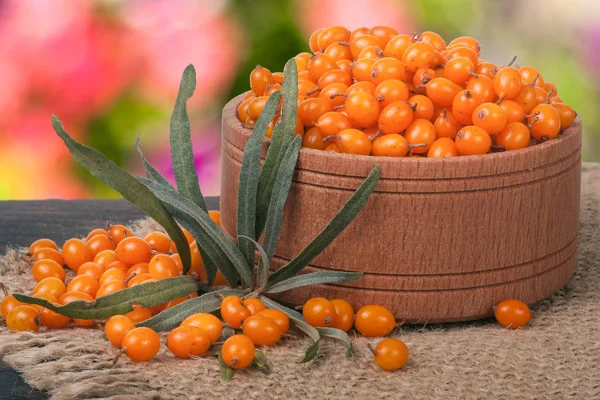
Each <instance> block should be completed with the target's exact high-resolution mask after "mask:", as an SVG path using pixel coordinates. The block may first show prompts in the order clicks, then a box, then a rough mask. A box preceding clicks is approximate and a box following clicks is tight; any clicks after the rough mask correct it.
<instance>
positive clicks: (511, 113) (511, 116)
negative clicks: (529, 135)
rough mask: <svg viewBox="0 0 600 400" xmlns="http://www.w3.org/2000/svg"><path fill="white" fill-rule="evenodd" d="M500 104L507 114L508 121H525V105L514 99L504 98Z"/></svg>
mask: <svg viewBox="0 0 600 400" xmlns="http://www.w3.org/2000/svg"><path fill="white" fill-rule="evenodd" d="M499 106H500V107H501V108H502V109H503V110H504V113H505V114H506V122H507V123H511V122H523V120H524V119H525V109H523V107H522V106H521V105H520V104H518V103H516V102H514V101H512V100H502V101H501V102H500V104H499Z"/></svg>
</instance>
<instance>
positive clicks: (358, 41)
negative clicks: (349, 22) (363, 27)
mask: <svg viewBox="0 0 600 400" xmlns="http://www.w3.org/2000/svg"><path fill="white" fill-rule="evenodd" d="M369 46H375V47H379V48H380V49H383V48H385V41H384V40H383V39H382V38H380V37H377V36H373V35H369V34H367V35H362V36H355V37H354V38H353V39H351V40H350V51H351V52H352V58H358V56H359V55H360V52H361V51H362V50H363V49H364V48H365V47H369Z"/></svg>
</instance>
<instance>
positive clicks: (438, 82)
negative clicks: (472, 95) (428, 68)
mask: <svg viewBox="0 0 600 400" xmlns="http://www.w3.org/2000/svg"><path fill="white" fill-rule="evenodd" d="M461 90H462V88H461V87H460V86H459V85H457V84H456V83H453V82H452V81H450V80H448V79H446V78H435V79H432V80H430V81H429V82H428V83H427V85H426V92H427V97H429V98H430V99H431V101H432V102H434V103H435V104H438V105H440V106H441V107H445V108H450V107H452V102H453V100H454V98H455V97H456V95H457V94H458V93H459V92H460V91H461Z"/></svg>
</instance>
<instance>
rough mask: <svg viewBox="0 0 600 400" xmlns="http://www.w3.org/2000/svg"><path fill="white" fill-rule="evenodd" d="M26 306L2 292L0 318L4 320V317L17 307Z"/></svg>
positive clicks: (6, 292)
mask: <svg viewBox="0 0 600 400" xmlns="http://www.w3.org/2000/svg"><path fill="white" fill-rule="evenodd" d="M23 305H26V303H21V302H20V301H19V300H17V299H16V298H15V296H13V295H12V294H10V295H9V294H8V291H5V292H4V299H2V303H0V317H2V318H4V319H6V316H7V315H8V313H9V312H11V311H12V310H13V309H15V308H16V307H18V306H23Z"/></svg>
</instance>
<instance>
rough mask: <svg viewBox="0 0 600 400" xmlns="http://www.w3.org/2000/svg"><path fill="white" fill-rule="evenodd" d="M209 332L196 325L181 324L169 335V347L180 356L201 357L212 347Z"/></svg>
mask: <svg viewBox="0 0 600 400" xmlns="http://www.w3.org/2000/svg"><path fill="white" fill-rule="evenodd" d="M210 345H211V340H210V336H209V335H208V333H206V332H204V331H203V330H202V329H200V328H197V327H195V326H180V327H178V328H175V329H173V330H172V331H171V332H170V333H169V335H168V336H167V347H168V348H169V350H170V351H171V353H173V354H175V355H176V356H177V357H180V358H190V357H192V356H193V357H199V356H201V355H202V354H204V353H206V351H207V350H208V349H209V348H210Z"/></svg>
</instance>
